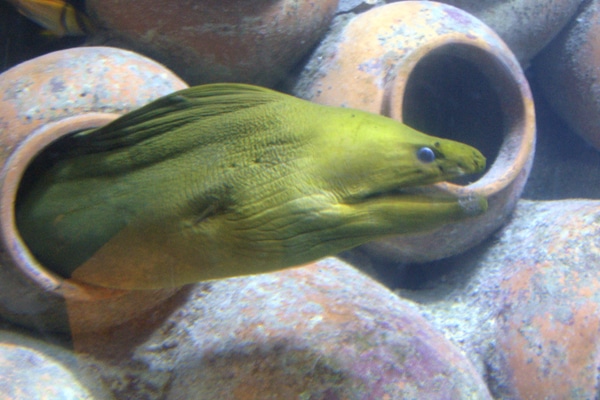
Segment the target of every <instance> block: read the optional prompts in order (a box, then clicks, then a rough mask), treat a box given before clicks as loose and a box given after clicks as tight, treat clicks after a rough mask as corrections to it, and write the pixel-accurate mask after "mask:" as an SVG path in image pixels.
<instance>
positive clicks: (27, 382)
mask: <svg viewBox="0 0 600 400" xmlns="http://www.w3.org/2000/svg"><path fill="white" fill-rule="evenodd" d="M110 398H112V396H111V395H110V394H109V392H108V391H107V390H106V389H105V388H104V387H103V386H102V384H101V382H100V381H98V380H97V379H95V378H94V377H93V376H92V374H91V372H90V371H86V370H85V369H81V368H80V367H79V365H78V360H77V358H76V357H75V356H74V355H73V354H72V353H71V352H70V351H68V350H66V349H64V348H62V347H59V346H56V345H52V344H49V343H47V342H43V341H39V340H36V339H32V338H30V337H28V336H27V335H25V334H22V333H17V332H16V331H15V332H11V331H8V330H4V329H3V330H0V399H2V400H9V399H10V400H32V399H36V400H44V399H48V400H70V399H73V400H76V399H77V400H84V399H89V400H93V399H96V400H103V399H110Z"/></svg>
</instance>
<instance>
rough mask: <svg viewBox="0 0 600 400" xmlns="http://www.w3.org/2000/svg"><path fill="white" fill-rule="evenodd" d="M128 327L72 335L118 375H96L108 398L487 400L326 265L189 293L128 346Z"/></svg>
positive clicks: (348, 277) (401, 309)
mask: <svg viewBox="0 0 600 400" xmlns="http://www.w3.org/2000/svg"><path fill="white" fill-rule="evenodd" d="M131 329H132V326H131V325H128V326H126V327H123V328H122V329H121V330H115V331H112V332H109V333H106V334H104V335H99V334H97V335H93V336H87V337H78V338H75V340H76V343H75V345H76V348H77V349H78V351H79V352H81V353H88V354H90V355H91V356H95V357H96V358H97V359H98V363H105V364H104V365H112V366H116V367H118V368H117V369H118V370H120V371H122V372H121V373H115V372H114V371H115V370H111V372H110V374H111V375H110V376H108V375H105V376H104V377H103V380H104V381H106V382H107V384H108V385H109V386H110V387H111V388H112V391H113V393H114V394H115V396H116V397H117V398H119V399H121V398H122V399H126V398H131V396H132V395H133V394H134V393H135V394H138V395H140V393H141V394H145V395H146V396H147V397H144V398H157V397H156V396H157V395H158V394H159V393H161V392H163V393H164V396H165V398H167V399H189V398H200V399H240V400H247V399H261V400H264V399H373V400H375V399H377V400H379V399H402V398H406V399H411V398H412V399H488V398H490V396H489V394H488V392H487V388H486V387H485V384H484V383H483V381H482V380H481V378H480V376H479V375H478V374H477V373H476V371H475V369H474V368H473V366H472V365H471V364H470V363H469V362H467V361H466V359H465V358H464V356H463V355H462V354H461V353H460V352H459V351H458V350H457V348H456V347H455V346H454V345H452V344H450V342H449V341H447V340H446V339H445V338H444V337H443V336H442V335H441V334H439V333H438V332H436V331H435V330H433V329H432V328H431V326H430V325H429V324H428V323H427V322H426V321H425V320H424V319H423V318H422V317H421V316H420V315H419V314H418V313H416V312H415V311H414V309H413V308H412V306H411V303H409V302H406V301H403V300H402V299H400V298H398V297H397V296H395V295H394V294H393V293H391V292H390V291H389V290H387V289H386V288H385V287H383V286H381V285H380V284H378V283H377V282H375V281H373V280H372V279H370V278H369V277H367V276H366V275H363V274H362V273H360V272H359V271H357V270H356V269H354V268H352V267H350V266H348V265H347V264H344V263H342V262H339V261H337V260H334V259H328V260H326V261H324V262H320V263H318V264H312V265H309V266H306V267H301V268H296V269H290V270H286V271H282V272H278V273H272V274H264V275H258V276H254V277H246V278H235V279H229V280H222V281H216V282H213V283H209V284H199V285H196V286H195V287H193V288H192V289H191V291H190V292H189V294H188V297H187V299H185V301H184V302H183V305H182V306H181V308H180V309H179V310H178V311H176V312H175V313H173V314H172V315H171V316H170V317H169V318H167V319H166V320H164V321H162V322H161V323H160V325H159V326H158V327H155V328H154V329H153V330H146V332H147V335H142V336H143V338H138V339H137V343H136V341H134V340H132V341H129V340H128V339H127V337H128V336H131V335H130V333H129V332H130V330H131ZM117 338H119V339H120V341H121V343H120V344H115V339H117ZM98 365H100V364H98ZM98 369H99V371H100V374H104V371H102V367H98ZM128 388H130V390H129V391H128V390H127V389H128ZM153 391H154V392H153Z"/></svg>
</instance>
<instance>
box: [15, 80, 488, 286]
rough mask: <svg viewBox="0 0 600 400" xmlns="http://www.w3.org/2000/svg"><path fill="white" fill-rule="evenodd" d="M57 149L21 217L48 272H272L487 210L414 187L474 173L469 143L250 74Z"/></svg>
mask: <svg viewBox="0 0 600 400" xmlns="http://www.w3.org/2000/svg"><path fill="white" fill-rule="evenodd" d="M59 144H60V146H58V145H59ZM55 147H56V148H54V149H48V151H47V152H45V153H51V156H48V157H46V158H47V159H48V160H50V161H48V160H46V161H45V164H44V165H43V168H40V167H39V166H38V167H35V163H34V166H32V167H31V168H33V172H32V171H29V173H28V175H27V176H26V178H24V183H23V185H22V189H21V190H20V192H19V195H18V198H17V202H16V206H15V208H16V220H17V226H18V229H19V231H20V234H21V236H22V238H23V240H24V242H25V243H26V244H27V246H28V248H29V249H30V250H31V252H32V254H33V255H34V256H35V257H36V258H37V259H38V260H39V261H40V263H41V264H43V265H45V266H46V267H47V268H49V269H51V270H53V271H56V272H57V273H58V274H60V275H62V276H64V277H67V278H73V279H76V280H79V281H84V282H88V283H91V284H95V285H99V286H104V287H110V288H120V289H150V288H162V287H172V286H177V285H182V284H186V283H191V282H197V281H202V280H210V279H217V278H226V277H232V276H237V275H247V274H255V273H262V272H267V271H273V270H278V269H282V268H285V267H290V266H295V265H301V264H304V263H308V262H310V261H313V260H316V259H319V258H321V257H324V256H327V255H333V254H336V253H338V252H340V251H343V250H346V249H349V248H352V247H354V246H357V245H360V244H362V243H365V242H367V241H370V240H373V239H377V238H380V237H383V236H386V235H393V234H404V233H412V232H420V231H424V230H428V229H432V228H435V227H438V226H440V225H442V224H445V223H448V222H452V221H457V220H460V219H463V218H467V217H469V216H473V215H475V214H480V213H482V212H483V211H485V209H486V207H487V202H486V200H485V199H483V198H472V199H467V200H466V201H465V199H459V198H456V197H451V196H449V195H447V196H435V195H428V194H419V193H418V192H417V193H415V192H411V190H410V188H414V187H417V186H422V185H428V184H431V183H434V182H439V181H444V180H448V179H452V178H455V177H458V176H461V175H464V174H471V173H477V172H481V171H482V170H483V169H484V168H485V158H484V157H483V156H482V155H481V153H480V152H479V151H477V150H476V149H474V148H472V147H470V146H467V145H465V144H461V143H457V142H454V141H450V140H446V139H441V138H436V137H431V136H428V135H425V134H423V133H420V132H417V131H415V130H414V129H412V128H410V127H408V126H406V125H403V124H401V123H399V122H397V121H394V120H392V119H389V118H386V117H383V116H379V115H374V114H370V113H366V112H363V111H358V110H353V109H347V108H337V107H328V106H323V105H317V104H313V103H311V102H308V101H305V100H301V99H298V98H295V97H292V96H289V95H285V94H282V93H278V92H275V91H272V90H269V89H265V88H261V87H256V86H251V85H242V84H211V85H204V86H197V87H192V88H189V89H185V90H182V91H179V92H176V93H173V94H171V95H168V96H165V97H163V98H160V99H158V100H156V101H154V102H152V103H150V104H148V105H146V106H144V107H142V108H140V109H138V110H136V111H133V112H131V113H128V114H126V115H124V116H122V117H121V118H119V119H117V120H115V121H113V122H112V123H110V124H108V125H106V126H105V127H101V128H98V129H95V130H91V131H86V132H80V133H75V134H72V135H71V136H70V137H68V138H66V139H63V140H62V141H61V142H59V143H57V145H56V146H55ZM38 164H40V163H38Z"/></svg>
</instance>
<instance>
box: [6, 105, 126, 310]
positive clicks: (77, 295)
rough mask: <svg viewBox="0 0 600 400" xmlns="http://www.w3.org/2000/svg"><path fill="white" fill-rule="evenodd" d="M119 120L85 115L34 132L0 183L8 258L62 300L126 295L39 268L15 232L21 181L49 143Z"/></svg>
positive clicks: (8, 164) (107, 115)
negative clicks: (15, 210)
mask: <svg viewBox="0 0 600 400" xmlns="http://www.w3.org/2000/svg"><path fill="white" fill-rule="evenodd" d="M118 117H120V115H119V114H112V113H85V114H80V115H77V116H73V117H67V118H63V119H60V120H58V121H53V122H49V123H46V124H44V125H42V126H41V127H38V128H36V129H34V130H33V131H32V133H31V135H29V136H28V137H27V139H26V140H24V141H23V142H22V143H21V144H20V145H19V146H18V147H17V148H16V149H15V150H14V151H13V153H12V154H11V155H10V157H8V159H7V161H6V164H5V166H4V169H3V171H2V176H3V180H2V182H1V183H0V220H1V223H0V240H3V241H4V243H5V244H6V249H7V251H8V253H9V255H10V258H11V259H12V260H13V262H14V263H15V265H16V267H17V268H18V269H20V270H21V271H22V272H23V274H24V275H25V276H26V277H27V278H29V279H31V280H32V281H34V282H35V283H36V284H37V285H39V286H40V287H41V288H42V289H43V290H45V291H48V292H57V293H59V294H61V295H62V296H63V297H64V298H68V299H79V300H84V301H85V300H88V299H89V300H91V299H94V300H97V299H99V298H108V297H114V296H118V295H120V294H124V293H127V291H124V290H115V289H108V288H102V287H99V286H92V285H87V284H84V283H80V282H75V281H72V280H69V279H65V278H63V277H61V276H59V275H57V274H55V273H54V272H52V271H50V270H48V269H47V268H45V267H44V266H43V265H41V264H40V263H39V262H38V261H37V260H36V259H35V257H34V256H33V255H32V254H31V252H30V251H29V249H28V248H27V246H26V245H25V243H24V242H23V239H22V238H21V235H20V234H19V232H18V229H17V226H16V222H15V213H14V204H15V200H16V196H17V191H18V188H19V184H20V182H21V178H22V177H23V174H24V172H25V170H26V169H27V167H28V166H29V164H30V162H31V161H32V160H33V158H34V157H35V156H37V155H38V154H39V153H40V151H42V150H43V149H44V148H45V147H47V146H48V145H49V144H50V143H52V142H53V141H55V140H57V139H58V138H60V137H63V136H65V135H67V134H70V133H73V132H76V131H79V130H84V129H90V128H97V127H100V126H103V125H106V124H108V123H109V122H111V121H114V120H115V119H117V118H118Z"/></svg>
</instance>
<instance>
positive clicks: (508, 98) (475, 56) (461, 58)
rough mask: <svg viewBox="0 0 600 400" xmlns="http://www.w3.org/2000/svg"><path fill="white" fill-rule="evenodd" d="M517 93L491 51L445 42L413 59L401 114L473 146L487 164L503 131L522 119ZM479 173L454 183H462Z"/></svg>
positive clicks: (424, 127)
mask: <svg viewBox="0 0 600 400" xmlns="http://www.w3.org/2000/svg"><path fill="white" fill-rule="evenodd" d="M519 99H520V93H519V89H518V86H517V83H516V82H514V78H513V77H512V76H511V75H510V73H509V70H508V69H507V68H506V67H505V66H504V65H502V64H501V63H500V61H499V60H497V59H496V58H495V57H494V56H493V55H490V54H488V53H486V52H485V51H483V50H482V49H479V48H477V47H473V46H469V45H465V44H448V45H445V46H441V47H439V48H437V49H435V50H433V51H431V52H430V53H429V54H427V55H426V56H425V57H423V58H422V59H421V60H420V61H419V62H418V63H417V64H416V65H415V67H414V69H413V71H412V72H411V74H410V76H409V78H408V81H407V84H406V89H405V92H404V99H403V106H402V116H403V117H402V118H403V120H404V122H405V123H406V124H407V125H410V126H412V127H414V128H415V129H418V130H420V131H423V132H426V133H427V134H430V135H434V136H440V137H444V138H448V139H452V140H456V141H459V142H464V143H467V144H469V145H471V146H474V147H475V148H477V149H478V150H480V151H481V152H482V153H483V155H484V156H485V157H486V158H487V169H486V170H489V169H490V166H491V165H492V164H493V163H494V161H495V160H496V158H497V157H498V154H499V152H500V148H501V147H502V145H503V142H504V140H505V137H506V136H507V134H508V133H509V132H511V130H514V129H516V128H515V126H516V125H517V124H518V123H519V122H520V121H521V120H522V119H523V105H522V102H521V101H519ZM515 103H517V104H515ZM481 175H482V174H480V175H479V176H475V177H474V176H472V175H471V176H468V177H462V178H460V179H459V180H455V181H453V183H457V184H467V183H468V182H469V181H473V180H476V179H479V178H480V177H481Z"/></svg>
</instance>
